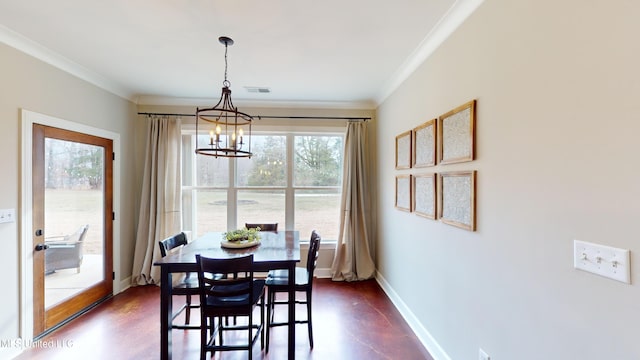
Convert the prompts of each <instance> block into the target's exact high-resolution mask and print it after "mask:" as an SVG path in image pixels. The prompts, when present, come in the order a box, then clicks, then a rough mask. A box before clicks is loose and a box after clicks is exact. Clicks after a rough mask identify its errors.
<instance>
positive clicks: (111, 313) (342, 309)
mask: <svg viewBox="0 0 640 360" xmlns="http://www.w3.org/2000/svg"><path fill="white" fill-rule="evenodd" d="M159 295H160V289H159V288H158V287H156V286H139V287H134V288H131V289H128V290H127V291H125V292H123V293H122V294H119V295H117V296H115V297H113V298H111V299H109V300H107V301H106V302H104V303H102V304H100V305H99V306H98V307H96V308H95V309H93V310H91V311H90V312H88V313H86V314H84V315H82V316H81V317H79V318H78V319H76V320H75V321H73V322H71V323H69V324H67V325H65V326H63V327H62V328H60V329H58V330H57V331H55V332H54V333H52V334H50V335H49V336H47V337H46V338H45V339H43V341H44V342H46V343H48V345H49V346H52V347H51V348H42V347H41V348H32V349H29V350H27V351H25V352H24V353H23V354H22V355H20V356H19V357H18V358H17V359H43V360H44V359H46V360H52V359H65V360H67V359H158V358H159V357H160V356H159V347H160V321H159V319H160V315H159V313H160V309H159V306H160V305H159V304H160V300H159ZM313 295H314V298H313V316H314V317H313V331H314V341H315V346H314V349H313V350H311V349H309V342H308V337H307V331H306V325H302V324H300V325H297V327H296V359H316V360H319V359H330V360H341V359H349V360H350V359H367V360H373V359H394V360H395V359H402V360H409V359H429V360H433V359H432V357H431V356H430V355H429V353H428V352H427V351H426V350H425V349H424V347H423V346H422V344H421V343H420V342H419V341H418V339H417V337H416V336H415V335H414V334H413V332H412V331H411V329H410V328H409V326H408V325H407V323H406V322H405V321H404V319H403V318H402V317H401V316H400V313H399V312H398V311H397V310H396V308H395V307H394V306H393V304H392V303H391V301H390V300H389V299H388V298H387V296H386V295H385V294H384V292H383V291H382V290H381V289H380V287H379V285H378V284H377V283H376V282H375V281H373V280H369V281H363V282H352V283H347V282H333V281H331V280H329V279H318V280H316V282H315V283H314V289H313ZM177 300H179V299H177ZM276 311H278V314H282V313H285V315H284V316H285V317H286V308H282V309H276ZM298 313H299V314H300V316H304V314H305V311H304V308H302V307H301V308H300V309H299V312H298ZM194 317H195V320H196V321H198V320H199V314H198V313H197V311H196V312H195V313H194V314H192V318H194ZM199 339H200V334H199V331H198V330H173V358H174V359H198V358H199V351H200V350H199V349H200V347H199ZM286 351H287V329H286V327H280V328H273V329H272V337H271V342H270V349H269V353H268V354H264V353H263V352H261V350H260V344H259V343H258V344H256V346H255V347H254V358H255V359H270V360H279V359H286V358H287V356H286V355H287V353H286ZM213 358H214V359H223V360H235V359H246V358H247V354H246V352H244V351H231V352H223V353H220V352H218V353H216V355H215V356H214V357H213Z"/></svg>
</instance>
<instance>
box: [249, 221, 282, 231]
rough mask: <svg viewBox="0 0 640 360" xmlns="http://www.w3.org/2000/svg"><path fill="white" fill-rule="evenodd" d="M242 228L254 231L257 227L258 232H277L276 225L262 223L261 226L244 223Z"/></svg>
mask: <svg viewBox="0 0 640 360" xmlns="http://www.w3.org/2000/svg"><path fill="white" fill-rule="evenodd" d="M244 226H245V227H246V228H247V229H255V228H258V227H259V228H260V231H271V232H275V231H278V223H263V224H257V223H245V224H244Z"/></svg>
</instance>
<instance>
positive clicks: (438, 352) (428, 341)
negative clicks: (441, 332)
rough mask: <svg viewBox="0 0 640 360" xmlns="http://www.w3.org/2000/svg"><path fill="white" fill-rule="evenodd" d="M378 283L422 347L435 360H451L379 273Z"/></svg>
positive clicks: (377, 273) (377, 274)
mask: <svg viewBox="0 0 640 360" xmlns="http://www.w3.org/2000/svg"><path fill="white" fill-rule="evenodd" d="M376 281H378V284H380V287H381V288H382V290H383V291H384V292H385V293H386V294H387V296H388V297H389V299H391V302H392V303H393V304H394V305H395V307H396V309H398V311H399V312H400V315H402V317H403V318H404V319H405V321H406V322H407V323H408V324H409V326H410V327H411V329H412V330H413V332H414V333H415V334H416V336H417V337H418V339H419V340H420V342H421V343H422V345H423V346H424V347H425V348H426V349H427V351H429V354H431V356H432V357H433V359H434V360H451V358H450V357H449V355H447V353H446V352H445V351H444V349H442V347H441V346H440V344H438V342H437V341H436V340H435V339H434V338H433V336H431V334H430V333H429V331H427V329H426V328H425V327H424V326H423V325H422V323H421V322H420V321H419V320H418V318H417V317H416V316H415V315H414V314H413V312H412V311H411V310H410V309H409V307H408V306H407V304H405V303H404V301H402V299H401V298H400V296H398V294H397V293H396V292H395V291H394V290H393V288H392V287H391V285H390V284H389V283H388V282H387V281H386V280H385V278H384V276H382V275H381V274H380V273H379V272H376Z"/></svg>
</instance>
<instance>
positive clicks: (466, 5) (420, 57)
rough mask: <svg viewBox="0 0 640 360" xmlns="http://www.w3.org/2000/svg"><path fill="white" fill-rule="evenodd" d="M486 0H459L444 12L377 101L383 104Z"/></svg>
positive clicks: (392, 77)
mask: <svg viewBox="0 0 640 360" xmlns="http://www.w3.org/2000/svg"><path fill="white" fill-rule="evenodd" d="M483 2H484V0H458V1H456V2H455V3H454V4H453V5H452V6H451V8H449V10H448V11H447V12H446V13H445V14H444V16H443V17H442V19H440V21H438V24H436V26H435V27H434V28H433V29H432V30H431V31H430V32H429V34H427V36H426V37H425V38H424V39H423V40H422V41H421V42H420V45H418V47H417V48H416V49H415V50H414V51H413V52H412V53H411V55H409V56H408V57H407V59H406V60H405V61H404V63H403V64H402V65H401V66H400V67H399V68H398V70H397V71H396V72H395V73H394V74H393V75H392V76H391V77H390V80H389V81H388V82H387V85H386V86H385V87H383V89H382V91H381V92H380V94H379V96H378V97H377V98H376V103H377V104H378V106H379V105H381V104H382V103H383V102H384V101H385V100H386V99H387V98H388V97H389V96H390V95H391V94H392V93H393V92H394V91H396V90H397V89H398V87H400V85H401V84H402V83H403V82H404V81H405V80H406V79H407V78H409V76H411V74H413V73H414V72H415V71H416V70H417V69H418V67H419V66H420V65H422V63H424V62H425V60H427V58H429V56H431V54H433V53H434V52H435V51H436V49H437V48H438V47H439V46H440V45H441V44H442V43H443V42H444V41H445V40H446V39H447V38H448V37H449V36H450V35H451V34H453V32H454V31H455V30H456V29H457V28H458V27H459V26H460V25H462V23H463V22H464V21H465V20H466V19H467V18H468V17H469V16H470V15H471V14H473V12H474V11H475V10H476V9H477V8H478V7H479V6H480V4H482V3H483Z"/></svg>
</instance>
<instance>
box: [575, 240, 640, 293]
mask: <svg viewBox="0 0 640 360" xmlns="http://www.w3.org/2000/svg"><path fill="white" fill-rule="evenodd" d="M629 262H630V257H629V250H627V249H619V248H614V247H611V246H606V245H600V244H594V243H590V242H586V241H580V240H574V241H573V266H574V267H575V268H576V269H580V270H584V271H588V272H591V273H594V274H598V275H601V276H604V277H608V278H610V279H614V280H618V281H621V282H623V283H627V284H630V283H631V275H630V273H631V264H630V263H629Z"/></svg>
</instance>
